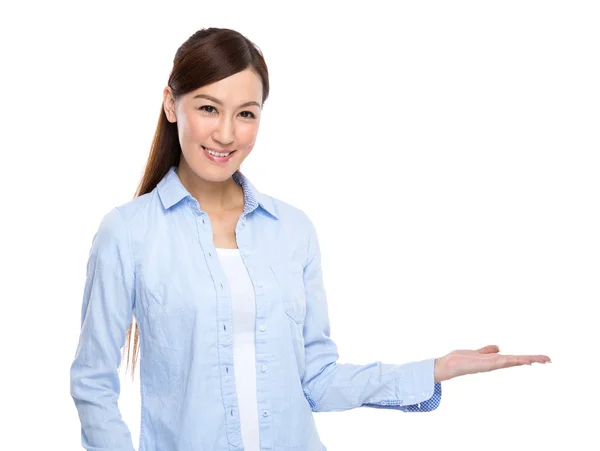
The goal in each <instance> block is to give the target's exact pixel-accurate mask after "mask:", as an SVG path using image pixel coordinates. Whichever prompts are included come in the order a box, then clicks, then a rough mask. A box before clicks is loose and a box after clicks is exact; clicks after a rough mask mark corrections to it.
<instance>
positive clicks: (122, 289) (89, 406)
mask: <svg viewBox="0 0 600 451" xmlns="http://www.w3.org/2000/svg"><path fill="white" fill-rule="evenodd" d="M134 284H135V275H134V265H133V253H132V248H131V242H130V237H129V232H128V226H127V224H126V223H125V221H124V219H123V216H122V215H121V212H120V211H119V209H118V208H115V209H113V210H112V211H110V212H109V213H108V214H106V216H104V218H103V219H102V222H101V224H100V227H99V228H98V231H97V232H96V234H95V235H94V239H93V242H92V248H91V251H90V254H89V259H88V264H87V276H86V283H85V289H84V294H83V305H82V312H81V333H80V336H79V343H78V346H77V351H76V354H75V359H74V361H73V364H72V365H71V370H70V376H71V396H72V397H73V400H74V401H75V406H76V407H77V411H78V414H79V419H80V421H81V443H82V445H83V447H84V448H85V449H86V450H88V451H109V450H110V451H133V443H132V440H131V433H130V431H129V428H128V427H127V425H126V424H125V422H124V421H123V419H122V418H121V413H120V411H119V407H118V403H117V401H118V398H119V394H120V381H119V374H118V366H119V363H120V360H121V358H120V356H121V348H122V347H123V344H124V342H125V333H126V331H127V328H128V327H129V324H130V322H131V317H132V312H133V306H134V298H135V296H134Z"/></svg>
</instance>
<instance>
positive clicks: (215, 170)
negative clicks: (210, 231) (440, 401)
mask: <svg viewBox="0 0 600 451" xmlns="http://www.w3.org/2000/svg"><path fill="white" fill-rule="evenodd" d="M261 103H262V83H261V80H260V78H259V77H258V76H257V75H256V74H255V73H254V72H252V71H251V70H250V69H246V70H244V71H242V72H238V73H237V74H234V75H232V76H230V77H227V78H224V79H223V80H220V81H218V82H216V83H213V84H210V85H206V86H203V87H201V88H199V89H197V90H195V91H192V92H189V93H187V94H185V95H183V96H181V97H180V98H179V99H177V100H176V101H174V100H173V96H172V92H171V89H170V88H169V87H168V86H167V87H166V88H165V90H164V102H163V105H164V110H165V114H166V115H167V119H168V120H169V122H176V123H177V131H178V134H179V142H180V144H181V150H182V156H183V158H182V161H181V164H180V165H181V166H187V167H189V169H190V170H191V171H192V172H194V173H195V174H196V175H197V176H198V177H201V178H202V179H204V180H207V181H214V182H221V181H225V180H227V179H228V178H229V177H231V175H232V174H233V173H234V172H235V171H236V170H237V169H238V168H239V167H240V165H241V164H242V162H243V161H244V160H245V159H246V157H247V156H248V155H249V154H250V152H251V151H252V148H253V147H254V142H255V141H256V136H257V134H258V126H259V123H260V114H261ZM214 152H217V153H218V154H217V155H215V154H214ZM229 152H231V153H229ZM211 153H213V154H212V155H211ZM224 154H228V155H224ZM183 169H184V170H185V169H187V168H186V167H184V168H183Z"/></svg>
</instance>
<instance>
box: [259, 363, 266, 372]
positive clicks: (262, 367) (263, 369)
mask: <svg viewBox="0 0 600 451" xmlns="http://www.w3.org/2000/svg"><path fill="white" fill-rule="evenodd" d="M260 370H261V371H262V372H263V373H266V372H267V365H263V366H261V367H260Z"/></svg>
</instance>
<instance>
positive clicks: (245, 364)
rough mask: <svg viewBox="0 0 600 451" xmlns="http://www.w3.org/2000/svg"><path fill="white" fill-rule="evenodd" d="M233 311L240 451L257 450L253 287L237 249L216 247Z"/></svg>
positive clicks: (257, 426) (234, 362)
mask: <svg viewBox="0 0 600 451" xmlns="http://www.w3.org/2000/svg"><path fill="white" fill-rule="evenodd" d="M217 253H218V255H219V260H220V261H221V265H222V267H223V271H224V272H225V276H226V277H227V280H228V283H229V290H230V293H231V302H232V308H233V367H234V370H233V372H234V374H235V385H236V391H237V396H238V403H239V411H240V422H241V432H242V441H243V443H244V451H259V450H260V442H259V425H258V404H257V401H256V348H255V345H254V339H255V336H254V333H255V332H254V331H255V321H256V304H255V299H254V286H253V285H252V281H251V280H250V276H249V275H248V270H247V269H246V265H245V264H244V261H243V260H242V258H241V256H240V252H239V249H224V248H217Z"/></svg>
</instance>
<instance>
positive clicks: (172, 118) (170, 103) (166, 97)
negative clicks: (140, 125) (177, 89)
mask: <svg viewBox="0 0 600 451" xmlns="http://www.w3.org/2000/svg"><path fill="white" fill-rule="evenodd" d="M163 109H164V110H165V115H166V116H167V120H168V121H169V122H177V114H176V113H175V110H176V104H175V99H174V98H173V91H171V88H170V87H169V86H167V87H165V89H164V91H163Z"/></svg>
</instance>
